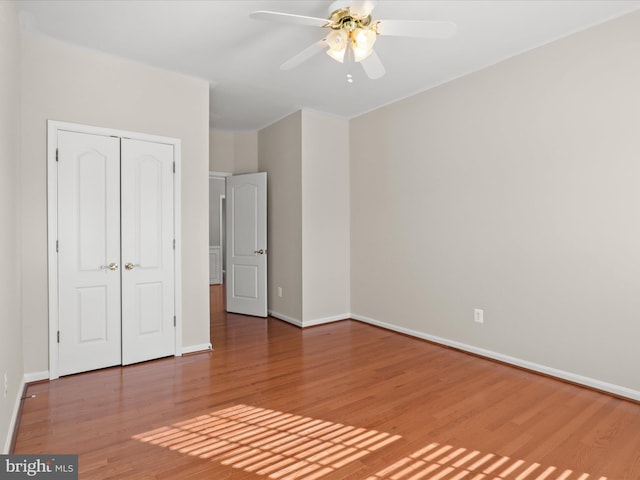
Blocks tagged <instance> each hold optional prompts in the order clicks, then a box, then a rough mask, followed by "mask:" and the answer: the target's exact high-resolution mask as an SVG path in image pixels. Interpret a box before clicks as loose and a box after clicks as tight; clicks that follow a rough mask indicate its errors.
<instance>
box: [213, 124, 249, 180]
mask: <svg viewBox="0 0 640 480" xmlns="http://www.w3.org/2000/svg"><path fill="white" fill-rule="evenodd" d="M209 170H210V171H212V172H225V173H235V174H241V173H255V172H257V171H258V132H229V131H225V130H216V129H214V128H212V129H211V130H210V131H209Z"/></svg>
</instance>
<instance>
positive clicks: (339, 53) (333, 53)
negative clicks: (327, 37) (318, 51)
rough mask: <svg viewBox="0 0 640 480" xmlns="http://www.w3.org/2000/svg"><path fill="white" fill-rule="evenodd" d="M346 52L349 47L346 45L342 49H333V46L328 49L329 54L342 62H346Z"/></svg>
mask: <svg viewBox="0 0 640 480" xmlns="http://www.w3.org/2000/svg"><path fill="white" fill-rule="evenodd" d="M346 53H347V47H344V48H343V49H342V50H332V49H331V48H330V49H329V50H327V55H329V56H330V57H331V58H333V59H334V60H336V61H338V62H340V63H344V56H345V54H346Z"/></svg>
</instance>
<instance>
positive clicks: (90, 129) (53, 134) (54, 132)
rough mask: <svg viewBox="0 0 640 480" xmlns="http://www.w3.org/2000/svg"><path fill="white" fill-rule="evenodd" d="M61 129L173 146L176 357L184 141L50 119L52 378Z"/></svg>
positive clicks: (53, 374) (178, 350) (52, 371)
mask: <svg viewBox="0 0 640 480" xmlns="http://www.w3.org/2000/svg"><path fill="white" fill-rule="evenodd" d="M58 131H71V132H77V133H88V134H93V135H103V136H110V137H122V138H129V139H132V140H141V141H146V142H154V143H162V144H166V145H172V146H173V154H174V161H175V164H176V172H175V175H174V178H173V182H174V189H173V192H174V203H173V208H174V215H173V221H174V227H173V228H174V237H175V241H176V248H175V251H174V268H175V272H174V289H175V313H174V314H175V315H176V332H175V356H176V357H179V356H180V355H182V352H183V349H182V255H181V254H180V252H181V251H182V220H181V211H182V205H181V198H182V194H181V181H182V180H181V179H182V177H181V170H182V169H181V166H182V155H181V151H182V141H181V140H180V139H178V138H171V137H161V136H158V135H149V134H146V133H139V132H130V131H126V130H116V129H112V128H103V127H95V126H91V125H82V124H78V123H69V122H60V121H57V120H47V244H48V245H47V264H48V267H49V268H48V272H49V277H48V280H49V292H48V295H49V312H48V313H49V377H48V378H49V379H51V380H54V379H56V378H58V376H59V375H58V339H57V332H58V328H59V320H58V262H57V254H56V239H57V236H58V235H57V232H58V179H57V165H56V148H57V145H58Z"/></svg>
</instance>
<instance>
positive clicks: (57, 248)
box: [56, 240, 60, 253]
mask: <svg viewBox="0 0 640 480" xmlns="http://www.w3.org/2000/svg"><path fill="white" fill-rule="evenodd" d="M59 251H60V242H59V241H58V240H56V253H58V252H59Z"/></svg>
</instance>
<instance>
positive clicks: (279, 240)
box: [258, 112, 302, 323]
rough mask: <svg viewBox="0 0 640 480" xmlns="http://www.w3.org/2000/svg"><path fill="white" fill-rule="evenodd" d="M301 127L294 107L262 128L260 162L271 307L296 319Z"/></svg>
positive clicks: (299, 289) (299, 272) (299, 276)
mask: <svg viewBox="0 0 640 480" xmlns="http://www.w3.org/2000/svg"><path fill="white" fill-rule="evenodd" d="M301 128H302V124H301V113H300V112H296V113H293V114H291V115H289V116H288V117H286V118H284V119H282V120H280V121H279V122H276V123H274V124H273V125H271V126H269V127H266V128H264V129H263V130H260V131H259V132H258V155H259V156H258V167H259V169H260V171H261V172H267V216H268V223H267V250H268V254H267V284H268V296H269V299H268V304H269V311H270V312H271V313H273V314H276V315H278V316H280V317H286V318H288V319H290V320H293V321H294V322H298V323H299V322H301V321H302V184H301V175H302V171H301V170H302V163H301V162H302V160H301V155H302V146H301V141H302V137H301ZM278 287H281V288H282V292H283V294H282V297H279V296H278V295H277V288H278Z"/></svg>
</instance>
